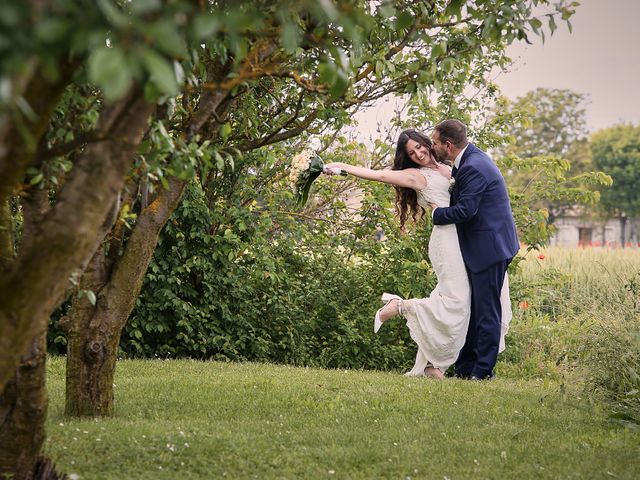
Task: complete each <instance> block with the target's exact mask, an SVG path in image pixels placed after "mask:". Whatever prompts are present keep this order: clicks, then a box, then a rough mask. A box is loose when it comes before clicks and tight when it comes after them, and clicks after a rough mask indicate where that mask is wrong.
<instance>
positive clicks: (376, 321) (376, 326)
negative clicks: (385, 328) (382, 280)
mask: <svg viewBox="0 0 640 480" xmlns="http://www.w3.org/2000/svg"><path fill="white" fill-rule="evenodd" d="M381 300H382V301H383V302H384V306H383V307H382V308H379V309H378V311H377V312H376V317H375V318H374V320H373V333H378V330H380V327H381V326H382V320H380V311H381V310H382V309H383V308H384V307H386V306H387V305H389V302H390V301H391V300H402V298H400V297H399V296H398V295H393V294H391V293H383V294H382V298H381ZM398 310H399V309H398ZM398 313H400V312H398Z"/></svg>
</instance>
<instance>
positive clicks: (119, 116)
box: [0, 90, 154, 390]
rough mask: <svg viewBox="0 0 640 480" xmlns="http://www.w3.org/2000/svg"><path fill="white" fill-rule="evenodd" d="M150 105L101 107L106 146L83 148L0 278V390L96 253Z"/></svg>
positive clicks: (136, 95)
mask: <svg viewBox="0 0 640 480" xmlns="http://www.w3.org/2000/svg"><path fill="white" fill-rule="evenodd" d="M153 109H154V107H153V106H152V105H149V104H147V103H146V102H145V101H144V98H143V95H142V93H141V92H139V91H137V90H136V91H134V92H132V93H130V94H129V95H128V96H127V97H126V98H124V99H123V100H121V101H119V102H117V103H115V104H114V105H113V106H111V107H108V108H105V110H104V111H103V113H102V114H101V117H100V120H99V122H98V128H99V129H101V130H103V131H105V132H108V138H109V139H108V140H105V141H104V142H100V143H96V144H91V145H89V146H88V147H87V148H86V150H85V151H84V153H83V154H82V156H81V157H80V158H79V160H78V162H77V163H76V164H75V166H74V169H73V170H72V172H71V175H70V177H69V179H68V180H67V181H66V182H65V184H64V186H63V188H62V189H61V191H60V192H59V195H58V198H57V201H56V204H55V206H54V207H53V208H51V209H50V210H49V211H48V212H47V214H46V215H45V217H44V218H43V220H42V221H41V222H40V223H39V224H37V225H34V235H33V236H32V237H31V238H30V239H29V240H28V241H26V242H25V244H24V245H23V246H22V247H21V250H20V254H19V256H18V257H17V259H16V261H15V262H14V263H13V265H12V266H11V268H10V269H9V271H8V272H6V274H4V275H2V276H1V277H0V390H2V389H4V387H5V385H6V384H7V382H8V381H9V379H10V378H11V377H12V376H13V373H14V369H15V368H16V366H17V365H18V362H19V359H20V357H21V355H22V354H23V353H24V352H25V351H26V349H27V347H28V345H29V344H30V342H31V341H32V340H33V339H34V338H36V337H37V336H39V335H41V334H42V333H43V332H45V331H46V328H47V321H48V318H49V315H50V314H51V312H52V311H53V309H54V308H55V306H56V303H57V302H58V301H59V298H60V297H61V296H62V294H63V293H64V291H65V290H66V288H67V282H68V280H69V278H70V277H71V275H72V274H73V273H74V271H75V270H76V269H78V267H80V266H81V265H82V264H83V263H84V262H86V261H87V258H90V256H91V255H92V253H93V252H95V250H96V246H97V245H98V244H99V242H101V241H102V238H101V237H100V235H99V231H100V227H101V225H102V224H103V223H104V221H105V219H106V217H107V214H108V212H109V209H110V208H111V207H112V205H113V199H114V198H115V197H116V195H117V194H118V193H119V192H120V190H121V189H122V186H123V184H124V179H125V176H126V174H127V172H128V170H129V168H130V167H131V164H132V162H133V159H134V153H135V151H136V149H137V147H138V145H139V143H140V141H141V140H142V138H143V135H144V133H145V131H146V130H147V127H148V121H149V118H150V115H151V113H152V112H153Z"/></svg>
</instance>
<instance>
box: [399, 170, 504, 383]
mask: <svg viewBox="0 0 640 480" xmlns="http://www.w3.org/2000/svg"><path fill="white" fill-rule="evenodd" d="M420 172H421V173H422V174H423V175H424V176H425V178H426V179H427V186H426V187H425V188H424V189H423V190H421V191H419V192H417V193H418V203H419V204H420V205H421V206H422V207H425V208H427V209H430V206H429V204H435V205H437V206H438V207H448V206H449V179H448V178H446V177H444V176H443V175H441V174H440V173H438V172H437V171H434V170H430V169H427V168H423V169H421V170H420ZM429 259H430V260H431V265H432V267H433V270H434V271H435V274H436V277H437V279H438V284H437V285H436V287H435V288H434V289H433V291H432V292H431V295H430V296H429V297H427V298H421V299H409V300H403V302H402V315H403V316H404V317H405V319H406V320H407V327H409V332H410V334H411V338H412V339H413V340H414V341H415V342H416V344H417V345H418V353H417V355H416V362H415V365H414V366H413V368H412V369H411V371H409V372H407V373H406V374H405V375H408V376H424V369H425V367H427V366H429V365H431V366H434V367H436V368H439V369H441V370H442V371H445V370H446V369H447V368H448V367H449V366H450V365H452V364H453V363H455V361H456V359H457V358H458V353H459V352H460V350H461V349H462V346H463V345H464V342H465V338H466V335H467V328H468V326H469V316H470V311H471V287H470V285H469V278H468V276H467V271H466V269H465V266H464V261H463V259H462V253H461V252H460V245H459V242H458V234H457V232H456V226H455V225H454V224H452V225H434V226H433V231H432V232H431V238H430V240H429ZM501 304H502V332H501V337H500V351H502V350H504V336H505V334H506V333H507V331H508V329H509V322H510V321H511V316H512V311H511V303H510V301H509V280H508V278H506V277H505V282H504V286H503V288H502V294H501Z"/></svg>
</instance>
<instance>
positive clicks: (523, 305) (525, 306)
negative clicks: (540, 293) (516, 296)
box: [518, 300, 529, 310]
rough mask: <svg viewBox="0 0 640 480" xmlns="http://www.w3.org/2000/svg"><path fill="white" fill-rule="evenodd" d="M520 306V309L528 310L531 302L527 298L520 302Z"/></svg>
mask: <svg viewBox="0 0 640 480" xmlns="http://www.w3.org/2000/svg"><path fill="white" fill-rule="evenodd" d="M518 308H519V309H520V310H527V309H528V308H529V302H527V301H526V300H522V301H521V302H520V303H518Z"/></svg>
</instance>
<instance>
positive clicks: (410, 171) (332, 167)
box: [325, 162, 427, 190]
mask: <svg viewBox="0 0 640 480" xmlns="http://www.w3.org/2000/svg"><path fill="white" fill-rule="evenodd" d="M338 169H339V170H342V171H344V172H347V173H348V174H350V175H353V176H355V177H358V178H362V179H364V180H373V181H374V182H382V183H388V184H390V185H395V186H396V187H405V188H412V189H414V190H421V189H423V188H424V187H426V186H427V180H426V179H425V178H424V176H423V175H422V174H421V173H420V172H419V171H418V170H417V169H415V168H407V169H406V170H373V169H371V168H365V167H357V166H355V165H349V164H348V163H341V162H334V163H328V164H327V165H325V170H326V171H327V172H326V173H329V174H331V173H332V171H336V170H338Z"/></svg>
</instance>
